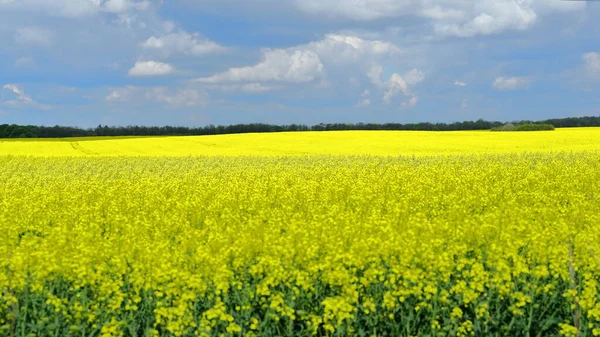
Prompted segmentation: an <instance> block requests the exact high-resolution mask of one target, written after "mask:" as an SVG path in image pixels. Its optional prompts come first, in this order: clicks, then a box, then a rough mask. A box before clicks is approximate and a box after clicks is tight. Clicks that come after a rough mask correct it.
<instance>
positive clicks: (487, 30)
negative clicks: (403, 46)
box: [295, 0, 586, 37]
mask: <svg viewBox="0 0 600 337" xmlns="http://www.w3.org/2000/svg"><path fill="white" fill-rule="evenodd" d="M295 5H296V7H297V8H299V9H300V10H302V11H304V12H306V13H308V14H311V15H319V16H325V17H339V18H346V19H350V20H357V21H375V20H380V19H384V18H400V17H403V16H414V17H421V18H425V19H428V20H430V21H431V23H432V25H433V28H434V31H435V32H436V33H437V34H438V35H440V36H460V37H471V36H475V35H491V34H498V33H502V32H504V31H509V30H526V29H529V28H530V27H532V26H533V25H534V24H535V22H536V21H537V18H538V16H539V15H551V14H553V13H564V12H574V11H581V10H582V9H585V8H586V5H585V3H582V2H579V3H577V2H575V3H573V2H569V1H550V0H480V1H472V0H428V1H414V0H354V1H345V0H295Z"/></svg>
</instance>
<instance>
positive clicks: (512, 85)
mask: <svg viewBox="0 0 600 337" xmlns="http://www.w3.org/2000/svg"><path fill="white" fill-rule="evenodd" d="M530 85H531V79H530V78H529V77H502V76H501V77H497V78H496V79H495V80H494V83H493V84H492V86H493V87H494V88H496V89H497V90H503V91H504V90H518V89H526V88H529V86H530Z"/></svg>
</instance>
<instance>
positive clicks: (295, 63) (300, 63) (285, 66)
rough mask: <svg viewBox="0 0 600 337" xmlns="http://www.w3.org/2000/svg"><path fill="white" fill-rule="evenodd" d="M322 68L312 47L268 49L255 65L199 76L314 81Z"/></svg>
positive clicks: (204, 80)
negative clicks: (311, 49) (304, 48)
mask: <svg viewBox="0 0 600 337" xmlns="http://www.w3.org/2000/svg"><path fill="white" fill-rule="evenodd" d="M322 70H323V64H322V63H321V60H320V59H319V55H317V54H316V53H315V52H313V51H310V50H294V49H265V50H263V57H262V61H261V62H259V63H258V64H256V65H253V66H248V67H241V68H231V69H229V70H228V71H226V72H223V73H220V74H216V75H213V76H211V77H205V78H198V79H196V80H195V81H196V82H201V83H223V82H264V81H274V82H291V83H305V82H312V81H313V80H314V79H315V78H317V77H318V76H319V74H320V73H321V71H322Z"/></svg>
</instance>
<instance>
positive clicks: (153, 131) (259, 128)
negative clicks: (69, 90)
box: [0, 116, 600, 138]
mask: <svg viewBox="0 0 600 337" xmlns="http://www.w3.org/2000/svg"><path fill="white" fill-rule="evenodd" d="M507 125H513V126H514V130H506V129H505V128H506V127H507ZM532 125H533V126H532ZM540 125H549V126H540ZM587 126H600V117H599V116H589V117H569V118H559V119H548V120H544V121H518V122H512V123H509V124H504V123H502V122H490V121H485V120H483V119H479V120H477V121H464V122H455V123H428V122H426V123H409V124H400V123H385V124H377V123H357V124H352V123H321V124H317V125H313V126H308V125H303V124H289V125H271V124H262V123H253V124H235V125H227V126H223V125H218V126H215V125H206V126H201V127H185V126H139V125H129V126H108V125H104V126H103V125H98V127H96V128H88V129H84V128H79V127H70V126H59V125H56V126H35V125H17V124H0V138H64V137H88V136H203V135H222V134H232V133H256V132H287V131H341V130H411V131H461V130H490V129H494V130H495V131H530V130H549V127H552V128H554V127H557V128H569V127H587Z"/></svg>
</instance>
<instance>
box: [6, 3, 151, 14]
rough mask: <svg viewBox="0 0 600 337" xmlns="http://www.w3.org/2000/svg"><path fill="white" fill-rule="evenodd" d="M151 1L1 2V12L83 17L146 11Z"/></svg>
mask: <svg viewBox="0 0 600 337" xmlns="http://www.w3.org/2000/svg"><path fill="white" fill-rule="evenodd" d="M149 6H150V2H149V1H146V0H144V1H134V0H76V1H75V0H52V1H48V0H0V11H3V10H16V11H23V12H45V13H47V14H50V15H53V16H66V17H81V16H89V15H94V14H98V13H103V12H105V13H114V14H121V13H126V12H129V11H136V10H144V9H146V8H148V7H149Z"/></svg>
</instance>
